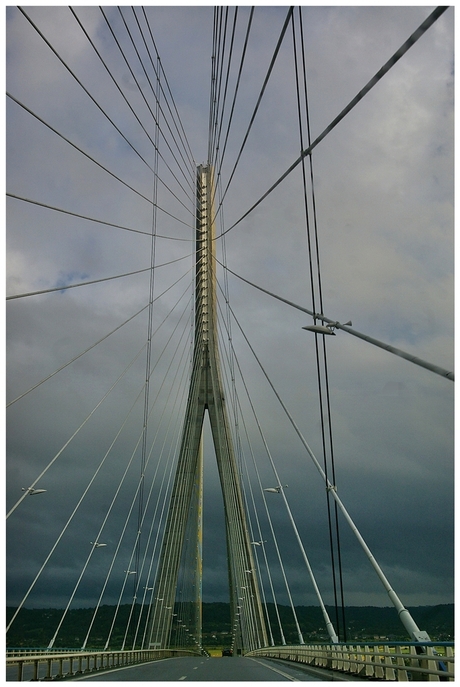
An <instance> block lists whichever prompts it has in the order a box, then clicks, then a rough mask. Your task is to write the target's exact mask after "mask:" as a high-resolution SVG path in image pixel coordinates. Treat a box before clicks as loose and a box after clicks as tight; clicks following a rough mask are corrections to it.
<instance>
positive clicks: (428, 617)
mask: <svg viewBox="0 0 460 687" xmlns="http://www.w3.org/2000/svg"><path fill="white" fill-rule="evenodd" d="M130 610H131V606H130V605H124V606H120V608H119V610H118V613H117V617H116V621H115V624H114V627H113V630H112V635H111V641H110V648H112V649H119V648H120V647H121V645H122V642H123V639H124V637H125V632H126V624H127V621H128V618H129V613H130ZM267 610H268V616H269V618H270V626H271V629H272V633H273V639H274V641H275V644H279V643H281V636H280V631H279V625H278V621H277V618H276V614H275V608H274V605H273V604H267ZM327 610H328V613H329V615H330V617H331V620H332V621H333V622H334V623H335V617H334V615H335V609H334V608H332V607H327ZM409 611H410V613H411V615H412V616H413V618H414V620H415V621H416V622H417V624H418V625H419V627H420V628H421V629H423V630H426V631H427V632H428V634H429V635H430V637H431V638H432V639H433V640H437V641H449V640H453V638H454V605H453V604H444V605H439V606H417V607H414V608H409ZM14 612H15V608H11V607H8V608H7V612H6V616H7V622H8V621H9V619H10V618H11V617H12V615H13V613H14ZM278 612H279V615H280V619H281V625H282V628H283V633H284V636H285V639H286V642H287V643H288V644H291V643H292V644H298V643H299V638H298V633H297V629H296V624H295V620H294V616H293V614H292V610H291V608H290V607H289V606H278ZM62 613H63V611H62V609H57V608H36V609H27V608H22V609H21V610H20V611H19V613H18V616H17V618H16V619H15V621H14V623H13V625H12V627H11V629H10V631H9V632H8V635H7V647H37V648H38V647H46V646H47V645H48V643H49V641H50V639H51V637H52V636H53V635H54V633H55V631H56V628H57V626H58V623H59V622H60V620H61V617H62ZM93 613H94V609H93V608H76V609H71V610H70V611H69V612H68V613H67V615H66V618H65V620H64V622H63V624H62V627H61V630H60V632H59V635H58V637H57V639H56V642H55V646H56V647H61V648H64V647H67V648H78V647H80V646H81V645H82V643H83V641H84V639H85V637H86V633H87V631H88V627H89V625H90V622H91V619H92V617H93ZM139 613H140V606H137V607H136V608H135V611H134V613H133V615H132V618H131V623H130V628H131V629H130V630H129V632H128V634H127V637H126V648H132V643H133V639H134V632H135V629H134V628H135V626H136V619H137V618H138V617H139ZM114 614H115V606H101V607H100V608H99V611H98V613H97V615H96V620H95V622H94V624H93V627H92V630H91V634H90V636H89V639H88V643H87V646H88V648H94V649H97V648H103V647H104V645H105V642H106V640H107V636H108V634H109V631H110V627H111V625H112V621H113V618H114ZM296 615H297V618H298V622H299V625H300V628H301V631H302V635H303V638H304V640H305V642H310V641H312V642H315V641H325V640H327V639H328V637H327V633H326V629H325V624H324V620H323V616H322V613H321V609H320V608H319V607H317V606H297V607H296ZM345 625H346V639H347V641H356V640H364V639H367V640H369V641H371V640H373V639H375V638H383V637H386V638H388V639H390V640H391V639H392V640H398V639H401V640H405V639H407V634H406V632H405V630H404V628H403V626H402V625H401V621H400V620H399V618H398V615H397V613H396V611H395V610H394V608H380V607H377V606H351V607H348V608H346V609H345ZM230 632H231V618H230V605H229V604H228V603H223V602H216V603H204V604H203V645H204V646H207V645H209V646H218V645H220V644H225V643H228V636H229V634H230ZM341 635H343V628H341ZM340 638H341V639H343V636H341V637H340Z"/></svg>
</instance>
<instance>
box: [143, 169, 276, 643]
mask: <svg viewBox="0 0 460 687" xmlns="http://www.w3.org/2000/svg"><path fill="white" fill-rule="evenodd" d="M196 196H197V208H196V277H195V279H196V284H195V340H194V352H193V364H192V373H191V379H190V389H189V395H188V400H187V407H186V412H185V421H184V425H183V431H182V440H181V446H180V451H179V458H178V465H177V469H176V475H175V480H174V485H173V489H172V493H171V501H170V505H169V511H168V516H167V521H166V527H165V533H164V537H163V543H162V549H161V554H160V560H159V565H158V570H157V575H156V581H155V585H154V591H153V603H152V606H151V611H150V620H149V629H148V632H147V637H148V641H149V646H150V647H155V648H168V646H169V645H170V642H171V633H172V628H173V621H175V623H179V622H181V621H182V619H179V618H177V616H175V614H174V610H175V609H176V610H177V605H176V606H175V602H176V604H177V600H176V587H177V583H178V576H179V571H180V568H181V560H183V551H184V546H185V540H186V531H187V532H194V533H195V535H194V536H196V538H197V548H196V550H195V555H194V556H192V558H193V557H194V559H195V560H194V565H195V573H194V574H195V583H194V584H193V585H192V587H193V588H194V592H193V596H194V598H193V600H189V601H191V603H193V604H196V607H195V610H194V612H193V613H191V614H190V615H189V617H191V618H194V619H195V620H194V621H193V622H194V626H192V627H189V628H187V631H188V632H189V636H193V637H194V641H195V642H196V643H197V644H200V643H201V532H202V528H201V520H200V519H201V499H202V486H203V478H202V474H203V471H202V430H203V420H204V416H205V411H206V410H207V411H208V415H209V420H210V425H211V432H212V438H213V442H214V449H215V454H216V459H217V466H218V471H219V477H220V483H221V487H222V494H223V502H224V512H225V529H226V541H227V561H228V577H229V589H230V609H231V618H232V619H233V621H234V624H233V629H234V631H235V643H236V644H235V646H234V649H235V650H238V649H243V650H251V649H255V648H258V647H261V646H266V645H267V644H268V641H267V633H266V627H265V620H264V614H263V611H262V604H261V598H260V591H259V585H258V580H257V571H256V568H255V563H254V555H253V550H252V546H251V538H250V535H249V529H248V525H247V517H246V510H245V505H244V499H243V493H242V486H241V479H240V473H239V470H238V465H237V461H236V458H235V453H234V449H233V442H232V437H231V432H230V425H229V420H228V414H227V409H226V403H225V398H224V393H223V385H222V376H221V368H220V359H219V350H218V335H217V303H216V278H215V274H216V271H215V264H216V263H215V241H214V217H213V207H212V199H213V197H214V183H213V171H212V167H211V166H209V165H200V166H199V167H198V169H197V181H196ZM191 519H192V520H193V522H192V523H190V520H191ZM187 527H189V529H188V530H187ZM189 622H190V621H189Z"/></svg>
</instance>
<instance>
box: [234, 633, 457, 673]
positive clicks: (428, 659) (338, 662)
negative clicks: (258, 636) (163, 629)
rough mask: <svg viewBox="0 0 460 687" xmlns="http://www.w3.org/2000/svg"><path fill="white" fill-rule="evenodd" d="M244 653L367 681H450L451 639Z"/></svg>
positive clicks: (282, 647) (277, 649) (350, 644)
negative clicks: (436, 641)
mask: <svg viewBox="0 0 460 687" xmlns="http://www.w3.org/2000/svg"><path fill="white" fill-rule="evenodd" d="M245 655H246V656H260V657H264V658H277V659H282V660H285V661H295V662H298V663H305V664H307V665H309V666H311V667H317V668H321V669H323V670H324V669H326V670H330V671H339V672H342V673H349V674H352V675H356V676H359V677H361V678H364V679H365V678H368V679H370V680H376V679H377V680H379V679H380V680H387V681H390V680H391V681H395V682H408V681H413V680H415V681H425V680H429V681H433V680H434V681H439V680H443V681H450V682H452V681H453V680H454V644H453V642H439V643H435V642H424V643H421V642H417V643H410V642H405V643H404V642H385V643H382V642H376V643H374V642H368V643H366V644H364V643H360V644H358V643H347V644H309V645H307V644H306V645H302V646H277V647H266V648H264V649H256V650H255V651H250V652H248V653H246V654H245Z"/></svg>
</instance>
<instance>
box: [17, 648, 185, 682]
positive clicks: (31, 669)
mask: <svg viewBox="0 0 460 687" xmlns="http://www.w3.org/2000/svg"><path fill="white" fill-rule="evenodd" d="M191 655H196V652H193V651H188V650H186V649H137V650H136V649H135V650H133V651H91V650H87V649H86V650H83V651H71V652H66V651H65V650H64V652H62V653H58V652H47V653H41V652H40V651H39V650H37V652H36V653H35V654H31V653H26V654H21V655H15V656H9V655H7V658H6V666H7V680H8V679H9V680H14V681H16V682H22V681H23V680H33V681H37V680H60V679H62V678H64V677H66V678H70V677H72V676H77V675H83V674H87V673H92V672H94V671H99V670H107V669H114V668H122V667H125V666H129V665H135V664H139V663H147V662H150V661H158V660H159V659H162V658H173V657H174V656H191ZM14 669H16V670H14Z"/></svg>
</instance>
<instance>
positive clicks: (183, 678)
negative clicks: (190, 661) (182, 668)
mask: <svg viewBox="0 0 460 687" xmlns="http://www.w3.org/2000/svg"><path fill="white" fill-rule="evenodd" d="M186 679H187V676H186V675H182V677H180V678H179V680H186Z"/></svg>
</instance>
